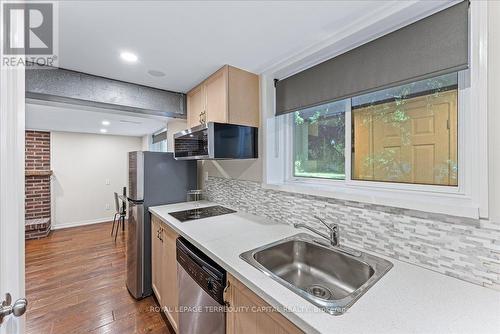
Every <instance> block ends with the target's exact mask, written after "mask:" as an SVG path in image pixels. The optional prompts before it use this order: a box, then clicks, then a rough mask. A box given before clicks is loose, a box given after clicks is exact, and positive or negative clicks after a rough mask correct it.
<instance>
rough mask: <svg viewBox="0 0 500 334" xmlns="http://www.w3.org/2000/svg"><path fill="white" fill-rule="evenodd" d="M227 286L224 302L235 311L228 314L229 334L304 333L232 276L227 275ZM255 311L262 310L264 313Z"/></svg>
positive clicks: (227, 330) (227, 329) (227, 327)
mask: <svg viewBox="0 0 500 334" xmlns="http://www.w3.org/2000/svg"><path fill="white" fill-rule="evenodd" d="M227 285H228V286H227V288H226V294H225V298H224V300H225V301H226V303H228V304H229V306H230V310H235V311H229V312H227V314H226V333H227V334H239V333H245V334H268V333H275V334H299V333H303V332H302V331H301V330H300V329H299V328H297V327H296V326H295V325H294V324H292V323H291V322H290V321H289V320H288V319H286V318H285V317H284V316H283V315H281V313H279V312H278V311H277V310H275V309H274V308H272V307H271V306H269V304H267V303H266V302H265V301H264V300H262V299H261V298H260V297H259V296H257V295H256V294H255V293H254V292H253V291H251V290H250V289H249V288H248V287H246V286H245V285H244V284H243V283H241V282H240V281H238V280H237V279H236V278H234V277H233V276H231V275H230V274H228V275H227ZM236 310H237V311H236ZM255 310H262V312H258V311H255Z"/></svg>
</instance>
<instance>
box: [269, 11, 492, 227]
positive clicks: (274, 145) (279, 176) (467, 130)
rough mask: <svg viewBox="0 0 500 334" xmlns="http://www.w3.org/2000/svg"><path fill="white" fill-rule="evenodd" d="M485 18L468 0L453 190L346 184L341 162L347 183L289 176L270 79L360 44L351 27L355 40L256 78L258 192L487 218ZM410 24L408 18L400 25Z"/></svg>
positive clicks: (283, 127) (285, 132)
mask: <svg viewBox="0 0 500 334" xmlns="http://www.w3.org/2000/svg"><path fill="white" fill-rule="evenodd" d="M487 17H488V11H487V6H486V5H485V4H484V3H482V2H481V1H471V4H470V24H469V29H470V31H469V35H470V44H469V46H470V50H469V54H470V68H469V69H468V70H466V71H462V72H459V97H458V108H459V110H458V114H459V115H458V129H457V130H458V143H457V145H458V167H459V168H460V170H459V176H458V177H459V179H458V186H432V185H419V184H403V183H389V182H377V181H361V180H351V163H350V160H351V159H347V160H348V164H349V165H346V178H348V179H349V181H348V182H346V181H344V180H327V179H317V178H314V179H309V178H302V177H300V178H294V177H292V173H291V171H292V170H291V168H290V166H289V165H288V163H287V162H291V161H292V158H291V157H292V156H293V155H292V154H293V152H292V148H291V145H290V144H288V145H287V142H288V143H290V141H289V139H290V138H291V137H290V133H291V131H292V129H291V124H292V123H291V122H288V123H287V122H286V121H285V119H286V118H287V117H290V116H289V115H283V116H281V117H275V89H274V79H275V78H286V77H288V76H290V75H293V74H295V73H297V72H299V71H301V70H303V69H305V68H308V67H310V66H313V65H315V64H317V63H320V62H322V61H324V60H326V59H329V58H331V57H334V56H336V55H338V54H339V53H342V52H343V50H346V49H350V48H353V47H356V46H357V45H361V44H363V43H366V41H367V40H366V36H362V35H361V36H360V35H356V34H357V31H358V29H359V27H357V28H354V29H353V30H352V31H351V32H350V33H351V34H354V35H353V36H356V37H353V39H355V40H357V41H356V42H353V39H351V40H350V41H349V44H343V43H342V41H338V42H336V44H333V45H332V41H331V40H330V41H327V42H325V43H324V49H322V50H321V51H319V52H318V51H317V50H318V49H316V50H315V51H314V52H311V53H309V54H307V53H303V54H301V58H300V60H298V59H297V58H294V59H290V61H289V62H281V63H278V64H277V65H276V66H274V67H271V68H269V69H268V70H267V71H265V72H263V73H262V74H261V76H260V81H261V85H260V86H261V98H262V99H261V101H262V105H261V117H262V122H261V124H262V132H261V133H262V143H263V144H262V150H261V152H263V182H262V186H263V188H266V189H273V190H279V191H287V192H293V193H299V194H309V195H316V196H322V197H327V198H334V199H339V200H347V201H357V202H362V203H370V204H376V205H384V206H391V207H397V208H403V209H410V210H418V211H424V212H430V213H438V214H446V215H451V216H459V217H468V218H474V219H478V218H488V216H489V212H488V199H489V198H488V194H489V189H488V132H487V130H488V119H487V113H488V109H487V106H488V105H487V101H488V81H487V73H488V71H487V70H488V60H487V41H488V25H487V20H486V18H487ZM411 22H412V20H411V19H410V20H409V21H407V23H406V24H409V23H411ZM403 25H404V24H403ZM371 38H376V36H372V37H371ZM346 116H348V117H347V119H346V126H347V124H349V127H348V128H347V129H346V130H347V131H346V137H347V138H348V140H346V150H350V148H351V142H350V137H351V126H350V124H351V120H352V117H351V115H350V114H349V115H346ZM348 155H349V156H350V151H349V154H348Z"/></svg>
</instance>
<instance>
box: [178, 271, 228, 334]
mask: <svg viewBox="0 0 500 334" xmlns="http://www.w3.org/2000/svg"><path fill="white" fill-rule="evenodd" d="M177 280H178V282H179V307H180V308H181V309H180V311H181V312H180V313H179V333H182V334H224V333H225V332H226V314H225V313H224V312H213V310H218V309H220V308H224V306H223V305H220V304H219V303H218V302H217V301H216V300H214V299H213V298H212V297H211V296H210V295H209V294H208V293H206V292H205V291H204V290H203V289H202V288H201V287H200V286H199V285H198V284H197V283H196V282H195V281H194V280H193V279H192V278H191V276H189V274H188V272H187V271H186V270H185V269H184V268H183V267H182V266H181V265H179V264H177ZM182 308H185V309H184V310H183V309H182ZM188 308H191V309H190V310H188ZM210 311H212V312H210Z"/></svg>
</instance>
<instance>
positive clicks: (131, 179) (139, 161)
mask: <svg viewBox="0 0 500 334" xmlns="http://www.w3.org/2000/svg"><path fill="white" fill-rule="evenodd" d="M128 189H129V190H128V191H129V195H128V197H129V198H130V199H132V200H135V201H140V200H143V199H144V152H142V151H135V152H129V153H128Z"/></svg>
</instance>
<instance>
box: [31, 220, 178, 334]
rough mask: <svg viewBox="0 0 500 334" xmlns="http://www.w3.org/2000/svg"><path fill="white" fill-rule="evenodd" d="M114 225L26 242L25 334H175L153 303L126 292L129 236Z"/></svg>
mask: <svg viewBox="0 0 500 334" xmlns="http://www.w3.org/2000/svg"><path fill="white" fill-rule="evenodd" d="M110 232H111V223H103V224H95V225H87V226H82V227H75V228H68V229H63V230H56V231H53V232H52V233H51V235H50V236H49V237H47V238H45V239H40V240H29V241H26V297H27V298H28V311H27V313H26V319H27V321H26V332H27V333H33V334H59V333H64V334H66V333H89V332H90V333H120V334H122V333H172V334H173V333H174V332H173V330H172V329H171V328H169V326H167V325H166V322H165V321H164V319H163V318H162V315H161V313H160V312H159V311H158V310H159V308H158V304H157V302H156V300H155V299H154V298H153V297H148V298H146V299H143V300H141V301H136V300H135V299H134V298H132V297H131V296H130V294H129V293H128V291H127V288H126V286H125V274H126V269H125V240H126V239H125V235H124V234H123V233H124V232H121V231H120V234H119V235H118V239H117V241H116V244H115V243H114V241H113V238H112V237H111V235H110Z"/></svg>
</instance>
